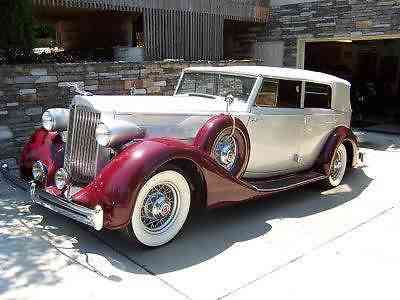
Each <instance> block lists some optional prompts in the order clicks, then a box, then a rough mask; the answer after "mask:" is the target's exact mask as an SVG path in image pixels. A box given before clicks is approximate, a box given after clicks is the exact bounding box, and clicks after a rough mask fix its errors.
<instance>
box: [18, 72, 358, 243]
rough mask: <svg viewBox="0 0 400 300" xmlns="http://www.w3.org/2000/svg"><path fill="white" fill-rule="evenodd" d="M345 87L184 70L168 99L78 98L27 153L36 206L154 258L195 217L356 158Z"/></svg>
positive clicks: (326, 174)
mask: <svg viewBox="0 0 400 300" xmlns="http://www.w3.org/2000/svg"><path fill="white" fill-rule="evenodd" d="M349 98H350V84H349V83H348V82H347V81H345V80H342V79H340V78H337V77H334V76H330V75H327V74H322V73H316V72H310V71H304V70H295V69H283V68H269V67H253V66H251V67H250V66H249V67H222V68H212V67H204V68H189V69H186V70H184V71H183V73H182V76H181V78H180V80H179V83H178V85H177V88H176V91H175V94H174V95H173V96H92V95H88V96H85V95H80V96H76V97H75V98H74V99H73V102H72V105H71V107H70V108H69V109H63V108H56V109H49V110H48V111H46V112H45V113H44V114H43V118H42V121H43V127H42V128H40V129H38V130H37V131H36V132H35V133H34V134H33V136H32V137H31V138H30V140H29V141H28V143H27V144H26V146H25V147H24V149H23V152H22V155H21V160H20V170H21V174H22V176H23V177H24V178H25V179H26V180H28V181H30V182H31V184H30V191H31V197H32V200H33V201H34V202H35V203H36V204H39V205H42V206H44V207H47V208H49V209H51V210H53V211H55V212H57V213H60V214H62V215H65V216H67V217H70V218H72V219H74V220H76V221H79V222H81V223H84V224H87V225H89V226H91V227H93V228H95V229H97V230H101V229H102V228H108V229H126V230H127V231H128V232H129V233H130V236H131V237H132V238H133V239H135V240H136V241H138V242H139V243H141V244H143V245H146V246H150V247H154V246H160V245H163V244H165V243H167V242H168V241H170V240H171V239H173V238H174V237H175V236H176V235H177V233H178V232H179V231H180V230H181V228H182V226H183V225H184V223H185V221H186V219H187V216H188V213H189V211H190V210H191V209H201V208H210V207H217V206H222V205H225V204H231V203H235V202H240V201H245V200H249V199H253V198H262V197H264V196H268V195H270V194H272V193H277V192H280V191H284V190H288V189H291V188H296V187H299V186H302V185H305V184H308V183H311V182H316V181H321V182H323V183H325V185H328V186H330V187H335V186H337V185H339V184H340V183H341V181H342V178H343V176H344V174H345V172H346V171H347V170H350V169H351V168H353V167H355V166H356V164H357V161H358V159H359V151H358V146H357V139H356V137H355V136H354V134H353V133H352V131H351V130H350V118H351V107H350V100H349Z"/></svg>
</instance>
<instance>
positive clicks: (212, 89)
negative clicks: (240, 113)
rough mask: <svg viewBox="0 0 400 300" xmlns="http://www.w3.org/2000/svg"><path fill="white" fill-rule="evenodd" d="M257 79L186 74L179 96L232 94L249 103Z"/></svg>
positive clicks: (214, 74) (179, 88) (222, 75)
mask: <svg viewBox="0 0 400 300" xmlns="http://www.w3.org/2000/svg"><path fill="white" fill-rule="evenodd" d="M255 82H256V78H253V77H246V76H237V75H224V74H217V73H192V72H190V73H185V74H184V75H183V77H182V80H181V83H180V85H179V87H178V90H177V94H204V95H212V96H222V97H225V96H226V95H227V94H232V95H233V96H234V97H235V99H238V100H241V101H247V100H248V98H249V96H250V93H251V91H252V89H253V86H254V84H255Z"/></svg>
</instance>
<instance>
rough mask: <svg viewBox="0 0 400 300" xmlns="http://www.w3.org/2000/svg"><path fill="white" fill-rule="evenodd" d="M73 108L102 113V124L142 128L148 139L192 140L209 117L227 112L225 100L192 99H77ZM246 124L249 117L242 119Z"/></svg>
mask: <svg viewBox="0 0 400 300" xmlns="http://www.w3.org/2000/svg"><path fill="white" fill-rule="evenodd" d="M73 104H76V105H82V106H87V107H91V108H93V109H94V110H96V111H99V112H101V118H102V121H103V122H105V123H110V124H112V122H113V119H118V120H124V121H128V122H133V123H135V124H136V125H138V126H139V127H141V128H143V129H144V130H145V133H146V137H147V138H152V137H173V138H178V139H182V140H191V139H193V138H194V136H195V135H196V133H197V131H198V130H199V129H200V128H201V127H202V126H203V125H204V124H205V123H206V122H207V120H208V119H210V117H212V116H214V115H218V114H220V113H225V112H226V103H225V101H224V100H223V98H222V97H218V98H216V99H211V98H204V97H193V96H76V97H75V98H74V100H73ZM246 105H247V104H246V103H234V104H233V105H232V106H231V111H232V113H234V114H235V115H238V116H239V115H242V114H241V113H239V111H244V110H245V109H246ZM241 119H242V121H243V122H246V120H247V117H245V116H243V115H242V116H241Z"/></svg>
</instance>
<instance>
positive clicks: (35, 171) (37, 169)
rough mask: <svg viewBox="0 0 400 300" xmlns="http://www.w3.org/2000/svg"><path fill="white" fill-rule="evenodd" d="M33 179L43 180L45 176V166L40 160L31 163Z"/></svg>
mask: <svg viewBox="0 0 400 300" xmlns="http://www.w3.org/2000/svg"><path fill="white" fill-rule="evenodd" d="M32 176H33V179H34V180H36V181H39V182H43V181H45V179H46V177H47V167H46V165H45V164H44V163H42V162H41V161H40V160H38V161H35V162H34V163H33V165H32Z"/></svg>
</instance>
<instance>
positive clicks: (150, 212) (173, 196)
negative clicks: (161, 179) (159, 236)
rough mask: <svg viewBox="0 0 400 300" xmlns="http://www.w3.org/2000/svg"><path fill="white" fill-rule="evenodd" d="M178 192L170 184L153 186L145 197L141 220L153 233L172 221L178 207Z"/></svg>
mask: <svg viewBox="0 0 400 300" xmlns="http://www.w3.org/2000/svg"><path fill="white" fill-rule="evenodd" d="M177 195H178V194H177V192H176V190H175V189H174V187H173V186H171V185H170V184H159V185H157V186H155V187H153V188H152V189H151V190H150V191H149V193H148V194H147V196H146V197H145V199H144V202H143V206H142V210H141V220H142V223H143V225H144V226H145V227H146V228H147V230H149V231H150V232H152V233H157V232H159V231H160V230H162V229H163V228H165V227H166V226H168V225H169V224H170V222H172V220H173V217H174V215H175V212H176V207H177V201H178V197H177Z"/></svg>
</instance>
